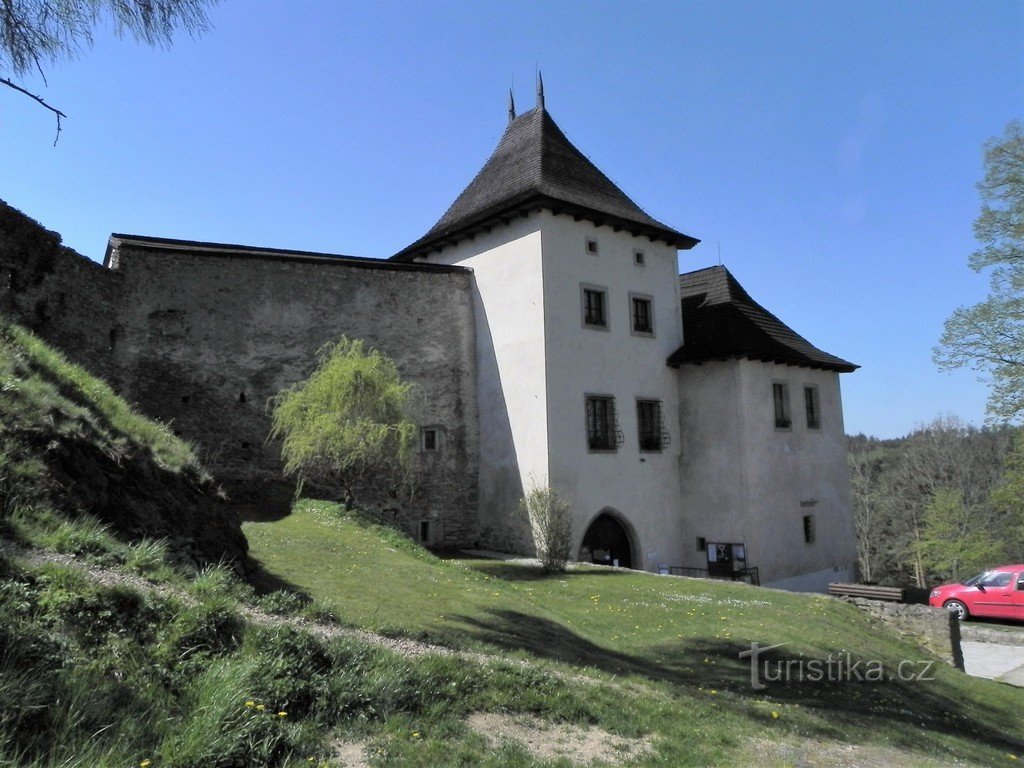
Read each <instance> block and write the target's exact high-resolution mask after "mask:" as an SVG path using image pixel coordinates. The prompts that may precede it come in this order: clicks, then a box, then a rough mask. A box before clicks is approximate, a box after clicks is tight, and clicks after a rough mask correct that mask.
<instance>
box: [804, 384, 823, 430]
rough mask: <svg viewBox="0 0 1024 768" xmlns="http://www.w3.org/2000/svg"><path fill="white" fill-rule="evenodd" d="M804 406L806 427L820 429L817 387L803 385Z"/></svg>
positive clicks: (819, 406)
mask: <svg viewBox="0 0 1024 768" xmlns="http://www.w3.org/2000/svg"><path fill="white" fill-rule="evenodd" d="M804 407H805V410H806V412H807V428H808V429H821V405H820V404H819V402H818V388H817V387H804Z"/></svg>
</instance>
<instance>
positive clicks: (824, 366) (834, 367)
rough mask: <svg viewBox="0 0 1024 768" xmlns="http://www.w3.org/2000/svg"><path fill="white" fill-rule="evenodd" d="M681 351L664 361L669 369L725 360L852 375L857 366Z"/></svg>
mask: <svg viewBox="0 0 1024 768" xmlns="http://www.w3.org/2000/svg"><path fill="white" fill-rule="evenodd" d="M681 352H683V350H677V351H676V352H673V353H672V354H671V355H669V357H668V359H667V360H666V361H665V362H666V364H667V365H668V366H669V367H670V368H679V367H680V366H682V365H686V364H690V365H701V364H703V363H709V362H718V361H725V360H752V361H754V362H757V363H773V364H775V365H791V366H794V367H796V368H810V369H812V370H823V371H835V372H836V373H853V372H854V371H856V370H857V369H858V368H860V366H859V365H857V364H856V363H850V362H847V361H846V360H843V361H841V362H836V363H827V362H819V361H815V360H802V361H801V360H792V359H786V358H781V357H771V356H766V355H757V354H754V353H746V352H737V353H733V354H727V355H700V356H697V357H686V356H685V355H684V354H680V353H681Z"/></svg>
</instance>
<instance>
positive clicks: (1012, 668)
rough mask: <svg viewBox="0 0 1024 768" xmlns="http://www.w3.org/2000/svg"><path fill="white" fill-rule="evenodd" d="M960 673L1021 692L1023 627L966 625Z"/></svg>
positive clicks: (1023, 649)
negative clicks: (993, 681) (962, 665)
mask: <svg viewBox="0 0 1024 768" xmlns="http://www.w3.org/2000/svg"><path fill="white" fill-rule="evenodd" d="M962 630H963V639H962V640H961V642H960V647H961V648H962V649H963V652H964V671H965V672H967V674H969V675H974V676H975V677H987V678H990V679H992V680H998V681H1000V682H1002V683H1009V684H1010V685H1016V686H1019V687H1022V688H1024V626H997V625H985V624H974V623H966V624H964V625H963V627H962Z"/></svg>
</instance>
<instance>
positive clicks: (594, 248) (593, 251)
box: [587, 237, 597, 256]
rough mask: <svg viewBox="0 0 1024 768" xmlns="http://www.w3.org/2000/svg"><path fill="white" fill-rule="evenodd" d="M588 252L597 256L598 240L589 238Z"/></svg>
mask: <svg viewBox="0 0 1024 768" xmlns="http://www.w3.org/2000/svg"><path fill="white" fill-rule="evenodd" d="M587 253H589V254H590V255H591V256H597V240H591V239H590V238H589V237H588V238H587Z"/></svg>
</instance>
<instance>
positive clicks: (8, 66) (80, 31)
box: [0, 0, 217, 135]
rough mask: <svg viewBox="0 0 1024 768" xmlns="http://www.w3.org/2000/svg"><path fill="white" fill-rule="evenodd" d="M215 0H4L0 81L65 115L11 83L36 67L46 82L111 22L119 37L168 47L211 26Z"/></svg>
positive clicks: (1, 4)
mask: <svg viewBox="0 0 1024 768" xmlns="http://www.w3.org/2000/svg"><path fill="white" fill-rule="evenodd" d="M216 2H217V0H0V75H7V76H3V77H0V84H3V85H6V86H7V87H8V88H12V89H14V90H16V91H18V92H20V93H22V94H24V95H26V96H28V97H30V98H32V99H35V100H36V101H37V102H39V103H40V104H42V105H43V106H44V107H46V108H47V109H49V110H50V111H51V112H53V113H55V114H56V115H57V133H58V135H59V133H60V118H62V117H64V116H65V115H64V113H63V112H61V111H60V110H59V109H56V108H55V107H52V106H50V105H49V104H47V103H46V101H45V100H43V99H42V98H41V97H40V96H37V95H35V94H33V93H30V92H29V91H27V90H25V88H23V87H22V86H20V85H17V84H16V83H14V82H12V81H11V79H10V77H9V75H14V76H16V77H22V76H24V75H27V74H28V73H30V72H32V71H37V72H39V74H40V75H42V76H43V79H44V80H45V78H46V74H45V70H46V67H47V66H48V65H51V64H55V63H57V62H60V61H67V60H70V59H73V58H75V57H76V56H78V55H79V54H80V53H81V52H82V49H83V48H88V47H89V46H91V45H92V42H93V30H94V29H95V28H96V27H97V26H99V25H101V24H104V23H109V24H110V25H111V26H112V27H113V29H114V32H115V33H116V34H117V35H119V36H124V35H131V36H132V37H134V38H135V39H136V40H138V41H140V42H143V43H147V44H148V45H168V44H169V43H170V42H171V40H172V38H173V37H174V35H175V34H176V33H178V32H187V33H189V34H191V35H196V34H199V33H201V32H204V31H205V30H206V29H207V28H208V26H209V20H208V18H207V15H206V7H207V6H209V5H213V4H215V3H216Z"/></svg>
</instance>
